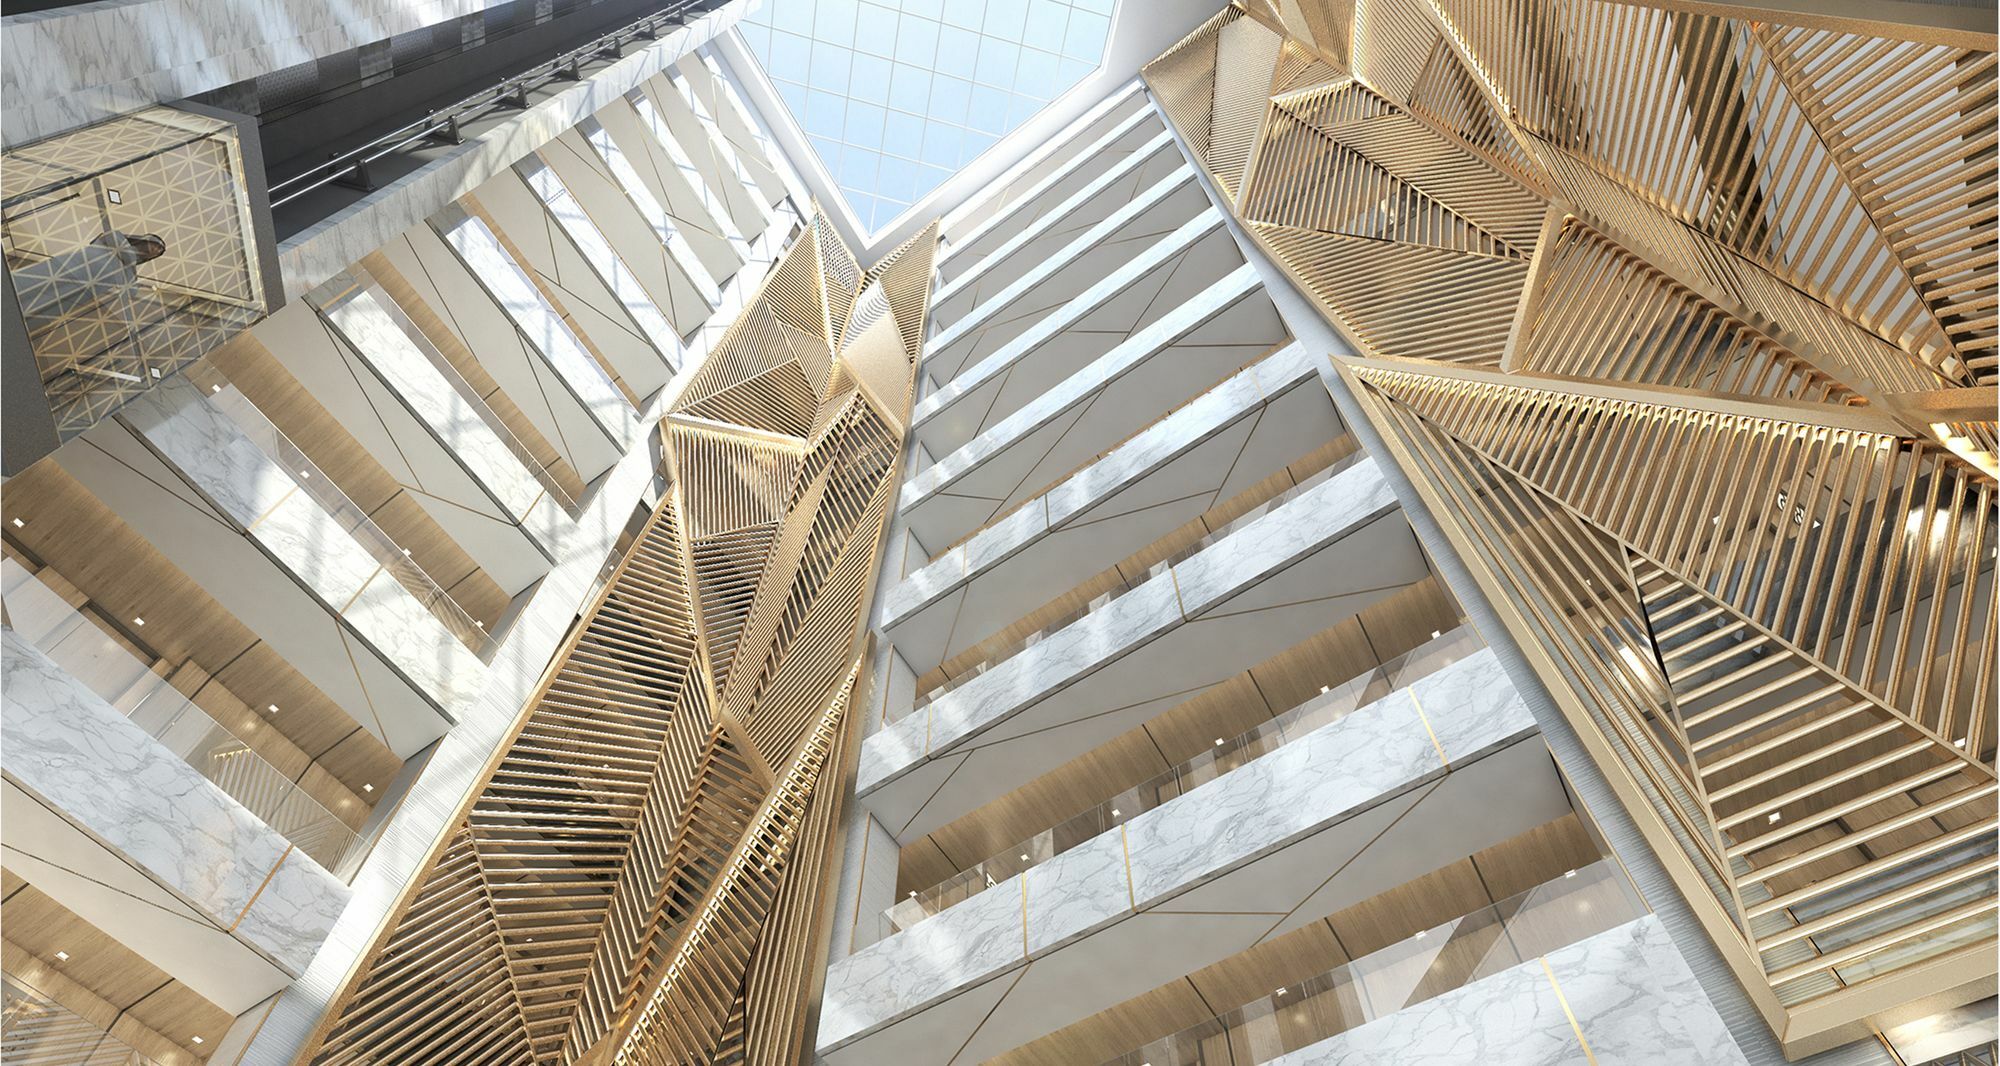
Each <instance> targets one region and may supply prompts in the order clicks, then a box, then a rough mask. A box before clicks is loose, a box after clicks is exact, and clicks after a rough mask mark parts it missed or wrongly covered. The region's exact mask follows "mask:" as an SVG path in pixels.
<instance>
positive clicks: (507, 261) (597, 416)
mask: <svg viewBox="0 0 2000 1066" xmlns="http://www.w3.org/2000/svg"><path fill="white" fill-rule="evenodd" d="M438 228H439V235H440V236H442V237H443V238H444V240H445V243H446V244H449V245H451V247H452V249H453V250H454V251H456V252H457V253H458V254H459V255H460V256H461V257H462V258H463V259H464V261H465V263H466V265H467V266H468V267H469V268H470V269H471V270H472V272H473V274H474V275H476V276H477V277H478V278H479V280H480V283H481V284H482V285H484V286H485V287H486V291H487V292H488V293H490V294H491V295H492V297H493V300H494V302H495V303H498V304H499V305H500V307H501V309H502V310H504V311H506V312H507V317H508V318H509V319H510V320H512V321H513V323H514V326H515V328H517V329H519V330H520V331H521V335H522V336H524V337H526V338H527V339H528V343H529V344H530V345H532V346H533V347H534V349H535V350H536V351H537V352H539V353H541V355H542V358H544V359H546V360H548V363H549V365H550V366H551V367H553V368H555V372H556V376H557V378H558V379H560V380H561V381H562V383H563V385H564V387H565V388H567V389H568V390H569V392H570V395H572V396H574V397H576V400H577V402H578V403H579V404H581V405H582V406H583V409H584V410H585V411H586V412H588V413H589V414H590V417H591V420H592V421H594V422H596V423H597V426H598V428H599V429H600V430H602V431H603V433H604V435H605V436H606V437H607V438H609V439H610V440H611V442H612V443H613V444H614V445H616V446H618V447H620V448H621V449H622V448H626V447H630V446H631V443H632V441H633V440H634V438H635V437H636V435H637V433H638V431H639V424H638V418H637V415H636V412H634V411H633V410H632V405H631V403H629V402H628V401H627V400H626V399H625V396H624V394H623V393H621V392H619V391H618V386H616V385H614V384H612V382H611V378H610V376H609V375H607V374H605V372H604V368H603V367H601V366H599V365H598V364H597V359H596V357H594V356H592V355H591V354H590V351H589V350H588V349H586V348H585V347H584V346H583V344H582V343H581V342H580V341H578V340H577V339H576V334H574V333H571V332H570V330H569V325H568V323H565V322H564V321H563V320H562V316H561V315H558V314H556V312H555V309H554V308H552V307H550V306H549V304H548V301H547V300H544V299H543V298H542V294H541V291H540V290H538V289H536V288H535V283H534V281H533V280H532V279H530V278H529V277H528V275H527V273H526V272H524V271H523V270H522V269H521V267H520V264H518V263H516V262H514V258H513V257H512V256H510V255H508V254H507V250H506V249H505V248H502V247H501V246H500V242H499V240H498V239H496V238H495V237H494V236H493V231H491V230H489V229H487V228H486V224H485V223H484V222H481V221H480V220H479V219H477V218H473V217H471V216H468V215H462V216H460V217H458V218H456V219H450V220H449V221H446V220H445V218H444V216H440V217H439V226H438Z"/></svg>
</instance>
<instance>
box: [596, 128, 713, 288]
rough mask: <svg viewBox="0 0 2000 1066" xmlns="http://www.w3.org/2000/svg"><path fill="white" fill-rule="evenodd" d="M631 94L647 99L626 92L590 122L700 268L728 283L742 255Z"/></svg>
mask: <svg viewBox="0 0 2000 1066" xmlns="http://www.w3.org/2000/svg"><path fill="white" fill-rule="evenodd" d="M634 95H637V96H638V97H639V98H640V99H642V100H643V99H645V94H644V93H627V94H626V96H625V98H623V99H620V100H619V101H618V102H617V103H614V104H612V105H610V106H609V107H606V108H605V109H604V110H602V111H599V112H598V113H597V114H596V115H594V116H592V120H593V121H595V122H596V123H597V124H598V125H599V126H600V127H602V128H603V130H604V132H605V133H607V134H609V135H610V137H611V140H612V142H613V143H615V144H616V145H617V146H618V148H619V150H620V151H621V152H623V153H624V156H625V159H626V161H627V162H628V163H630V164H631V166H632V170H633V171H634V172H635V173H636V175H637V177H638V178H639V180H640V181H641V182H643V183H644V184H645V187H646V191H647V192H649V193H651V194H652V196H653V199H654V200H656V201H657V202H658V203H659V205H660V207H661V208H662V209H663V210H665V211H666V213H667V218H668V220H669V221H670V222H671V223H672V224H673V227H674V229H675V230H676V231H677V232H678V233H679V234H680V235H681V239H682V240H684V241H686V242H687V247H688V249H689V250H691V251H692V252H693V253H694V255H695V258H696V259H698V260H700V262H701V266H702V268H703V269H704V270H706V271H707V272H708V275H709V276H710V277H711V278H714V279H716V280H717V281H718V282H720V281H727V280H728V279H729V278H730V276H731V275H733V274H735V273H736V268H737V267H739V266H742V265H743V260H742V257H741V256H739V255H738V254H737V249H736V246H735V245H734V244H732V243H731V241H730V239H729V236H728V234H727V233H725V232H724V231H723V228H722V225H721V224H720V223H718V222H717V221H716V219H715V216H714V215H713V214H711V213H710V212H709V208H708V203H707V200H706V198H705V197H704V196H703V195H702V192H701V190H699V189H698V188H696V187H695V186H693V185H691V184H689V182H688V171H687V170H683V169H681V166H680V162H679V160H677V159H675V158H674V155H673V153H671V152H669V151H667V148H666V145H665V144H664V143H662V142H661V140H660V137H659V135H658V134H657V133H655V132H654V130H653V127H652V125H651V124H650V123H648V122H647V121H646V120H645V119H644V118H642V117H641V116H640V115H639V111H638V108H637V107H635V106H634V105H633V103H632V99H631V98H632V96H634ZM648 106H649V107H650V106H651V105H650V103H649V104H648ZM689 169H690V170H691V169H692V165H690V167H689ZM719 298H720V297H719V296H718V299H719Z"/></svg>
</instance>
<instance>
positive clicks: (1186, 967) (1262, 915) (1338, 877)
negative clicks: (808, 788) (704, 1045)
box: [818, 652, 1566, 1066]
mask: <svg viewBox="0 0 2000 1066" xmlns="http://www.w3.org/2000/svg"><path fill="white" fill-rule="evenodd" d="M1482 654H1483V655H1485V656H1488V657H1490V656H1491V653H1490V652H1484V653H1482ZM1469 661H1470V660H1468V662H1469ZM1463 666H1464V664H1463V663H1461V664H1454V666H1452V667H1447V668H1446V669H1447V671H1450V670H1455V669H1460V668H1461V667H1463ZM1503 683H1504V682H1503ZM1499 727H1500V728H1501V729H1503V730H1505V731H1506V733H1507V734H1508V736H1509V738H1510V739H1511V740H1512V742H1513V743H1512V744H1511V745H1509V746H1508V747H1506V748H1501V749H1493V750H1492V751H1489V753H1488V755H1487V756H1486V757H1482V758H1475V759H1467V760H1461V761H1455V762H1453V763H1451V764H1450V765H1449V766H1447V765H1446V763H1445V760H1444V759H1443V758H1442V757H1441V756H1440V755H1439V753H1438V747H1437V745H1435V744H1433V743H1432V741H1431V738H1430V734H1429V731H1428V730H1427V729H1426V728H1425V724H1424V720H1423V718H1422V716H1420V715H1419V714H1418V713H1417V711H1416V708H1415V705H1414V703H1413V702H1412V701H1411V700H1410V699H1409V697H1408V694H1407V693H1406V692H1396V693H1392V694H1391V695H1390V696H1389V697H1387V698H1385V699H1383V700H1379V701H1377V702H1375V703H1373V704H1370V705H1368V706H1366V707H1363V708H1360V709H1358V710H1356V711H1355V712H1354V713H1352V714H1350V715H1348V716H1346V717H1344V718H1342V719H1339V720H1338V721H1335V722H1332V723H1329V724H1327V725H1324V726H1321V727H1320V728H1318V729H1316V730H1313V731H1311V732H1309V733H1306V734H1305V735H1303V736H1301V737H1299V738H1297V739H1296V740H1294V741H1292V742H1291V743H1290V744H1288V745H1286V746H1285V747H1283V748H1280V749H1278V750H1276V751H1273V752H1270V753H1267V754H1266V755H1264V756H1262V757H1260V758H1258V759H1256V760H1254V761H1252V762H1250V763H1248V764H1246V765H1244V766H1241V767H1238V768H1237V769H1235V770H1233V771H1231V772H1230V773H1228V774H1225V775H1223V776H1221V777H1219V778H1216V779H1215V780H1213V781H1210V782H1207V783H1206V784H1203V785H1202V786H1200V787H1199V788H1196V789H1194V790H1192V791H1190V792H1188V793H1187V794H1185V795H1183V796H1180V797H1177V798H1175V799H1173V800H1170V801H1168V802H1167V803H1165V804H1163V805H1161V806H1159V807H1156V808H1154V809H1153V810H1150V811H1148V812H1146V813H1144V814H1142V815H1140V816H1138V817H1136V818H1133V819H1132V820H1131V821H1129V822H1127V823H1126V824H1125V825H1123V826H1121V827H1119V828H1117V829H1114V830H1111V831H1109V832H1107V833H1103V834H1100V835H1099V836H1098V837H1096V838H1094V839H1093V840H1091V841H1088V842H1086V843H1085V844H1083V845H1081V846H1079V847H1077V848H1074V849H1072V850H1070V851H1068V852H1065V853H1064V854H1062V855H1059V856H1057V857H1056V858H1055V859H1053V860H1050V861H1048V862H1045V863H1042V864H1040V865H1038V866H1035V867H1033V868H1031V869H1029V870H1028V871H1026V872H1025V873H1023V874H1021V875H1019V876H1017V877H1014V878H1010V879H1008V880H1007V881H1004V882H1002V883H1000V884H998V885H996V886H993V887H991V888H988V889H987V890H986V891H984V892H981V893H978V894H977V895H974V896H972V897H971V898H970V899H968V900H966V901H965V902H963V903H960V904H958V905H956V906H953V907H950V908H947V909H946V910H944V911H943V912H941V913H940V914H938V915H936V916H934V917H932V918H929V919H927V920H925V921H922V922H919V923H917V924H916V925H915V926H913V927H911V928H910V929H908V930H907V931H905V932H902V933H898V934H896V935H894V936H891V937H889V938H887V939H885V940H883V941H882V942H880V943H877V944H874V945H870V946H868V947H866V948H863V949H861V950H859V951H857V952H855V953H854V954H853V955H850V956H848V957H847V958H844V959H840V960H838V961H836V962H835V963H834V964H833V966H832V967H831V968H830V969H829V971H828V975H827V984H826V989H827V991H826V995H825V999H824V1001H823V1003H822V1013H821V1022H820V1029H819V1034H818V1046H819V1050H820V1053H821V1054H822V1055H823V1056H825V1057H826V1060H827V1062H828V1063H830V1064H831V1066H848V1064H852V1063H866V1062H877V1061H885V1060H884V1059H883V1058H881V1057H879V1056H881V1055H883V1054H886V1053H887V1052H888V1050H889V1049H891V1048H900V1047H901V1046H904V1045H906V1044H907V1040H906V1039H905V1037H904V1035H903V1034H905V1033H907V1032H909V1031H911V1029H912V1028H916V1029H917V1031H922V1032H925V1033H926V1035H929V1036H932V1037H934V1038H935V1037H938V1036H941V1035H943V1034H945V1033H948V1034H950V1035H949V1037H948V1038H947V1039H946V1041H945V1042H944V1044H943V1046H947V1047H954V1048H963V1051H962V1052H961V1054H960V1058H959V1059H954V1061H960V1060H962V1061H967V1062H976V1061H979V1060H981V1059H984V1058H988V1057H990V1056H993V1055H997V1054H1000V1053H1003V1052H1005V1051H1007V1050H1009V1049H1010V1048H1012V1047H1015V1046H1018V1045H1019V1044H1021V1043H1024V1042H1026V1041H1028V1040H1031V1039H1034V1038H1035V1037H1037V1036H1040V1035H1042V1034H1044V1033H1046V1032H1050V1031H1053V1030H1054V1029H1057V1028H1060V1027H1061V1026H1063V1025H1065V1024H1068V1023H1069V1022H1070V1021H1074V1020H1076V1019H1078V1018H1081V1017H1084V1016H1086V1015H1088V1014H1091V1013H1094V1012H1096V1011H1098V1010H1102V1009H1104V1008H1105V1007H1108V1006H1111V1005H1112V1004H1114V1003H1117V1002H1120V1001H1122V1000H1124V999H1127V998H1130V997H1131V996H1133V995H1137V994H1139V993H1141V992H1144V991H1146V990H1149V989H1151V988H1153V987H1155V986H1157V985H1159V984H1161V983H1163V982H1166V981H1169V980H1172V979H1173V978H1175V977H1177V976H1180V975H1182V974H1185V973H1188V972H1191V971H1192V970H1194V969H1197V968H1199V967H1201V966H1204V965H1208V964H1209V963H1212V962H1215V961H1218V960H1219V959H1221V958H1224V957H1227V956H1228V955H1231V954H1234V953H1236V952H1238V951H1241V950H1243V949H1244V948H1247V947H1249V946H1251V945H1253V944H1255V943H1258V942H1260V941H1262V940H1266V939H1269V938H1271V937H1273V936H1277V935H1282V932H1281V927H1283V926H1284V925H1285V923H1286V922H1287V920H1288V919H1297V920H1302V921H1312V920H1315V919H1317V918H1318V917H1320V916H1323V915H1325V914H1328V913H1331V912H1332V911H1333V910H1335V909H1337V908H1338V907H1340V906H1345V905H1347V904H1349V903H1352V902H1355V901H1356V900H1358V899H1360V898H1365V895H1366V894H1373V892H1374V891H1376V890H1379V889H1378V886H1379V882H1380V881H1381V880H1382V878H1381V877H1378V876H1374V875H1373V874H1372V873H1371V868H1372V867H1376V866H1386V867H1394V868H1395V869H1394V870H1393V872H1391V873H1390V874H1389V875H1388V876H1392V877H1406V876H1408V875H1407V873H1406V870H1408V869H1409V868H1412V867H1416V868H1419V869H1416V871H1415V872H1416V873H1422V872H1424V871H1427V870H1430V869H1435V868H1437V867H1438V866H1441V865H1443V864H1445V863H1447V862H1451V861H1453V860H1455V859H1456V858H1458V857H1461V856H1462V855H1464V854H1467V853H1469V850H1476V849H1477V848H1479V847H1484V846H1487V845H1488V844H1489V843H1491V842H1494V841H1497V840H1499V839H1505V837H1507V836H1510V835H1512V834H1513V833H1515V832H1519V831H1521V830H1523V829H1525V828H1527V827H1529V826H1532V825H1536V824H1540V822H1541V821H1542V820H1545V819H1546V818H1548V817H1551V816H1553V814H1555V813H1560V811H1561V810H1564V809H1566V801H1565V800H1564V798H1563V792H1562V786H1561V783H1560V781H1559V780H1558V778H1557V775H1556V774H1555V772H1554V768H1553V764H1552V763H1551V762H1550V761H1549V760H1548V758H1547V756H1546V749H1545V748H1543V747H1542V746H1541V744H1540V742H1539V739H1538V738H1537V737H1536V736H1535V734H1534V725H1533V719H1532V717H1531V716H1530V715H1529V714H1528V712H1527V710H1526V708H1525V706H1524V705H1520V704H1519V703H1518V701H1516V702H1515V703H1514V704H1511V705H1510V709H1509V710H1508V711H1507V712H1506V713H1505V715H1504V717H1503V718H1502V719H1501V720H1500V722H1499ZM1515 750H1522V751H1530V752H1533V751H1537V750H1538V751H1539V752H1540V756H1539V762H1535V761H1528V762H1523V761H1522V760H1520V759H1514V758H1511V757H1496V756H1500V755H1501V754H1502V753H1504V752H1513V751H1515ZM1524 767H1525V768H1527V769H1526V770H1525V772H1524ZM1454 780H1459V781H1463V782H1466V783H1468V784H1467V785H1466V786H1460V787H1475V788H1477V789H1479V790H1480V795H1481V796H1482V798H1483V799H1484V800H1485V804H1484V805H1483V806H1481V807H1478V808H1475V809H1474V810H1473V811H1471V812H1470V813H1468V812H1467V810H1465V809H1464V807H1463V806H1462V804H1461V802H1457V801H1454V802H1438V803H1434V802H1433V798H1434V797H1436V796H1439V795H1442V794H1443V785H1444V784H1445V783H1446V782H1449V781H1454ZM1463 798H1464V796H1463V795H1460V796H1458V797H1457V798H1456V799H1457V800H1460V801H1462V800H1463ZM1453 821H1455V822H1457V823H1460V824H1461V826H1460V828H1455V829H1454V830H1453V831H1452V832H1448V833H1445V832H1439V831H1438V829H1439V826H1441V825H1443V824H1445V823H1447V822H1453ZM1464 826H1470V827H1471V831H1470V832H1466V831H1463V827H1464ZM1330 886H1332V887H1333V888H1334V890H1333V891H1327V889H1328V888H1329V887H1330ZM1210 919H1220V920H1219V921H1211V920H1210ZM1177 921H1179V922H1195V923H1201V924H1196V925H1193V926H1190V927H1186V928H1185V929H1184V931H1183V932H1182V934H1181V935H1180V936H1178V937H1175V938H1173V942H1172V946H1171V947H1169V948H1167V949H1166V950H1162V948H1161V946H1160V945H1159V944H1158V941H1159V939H1160V938H1161V937H1162V936H1163V935H1165V936H1172V934H1169V933H1167V930H1168V929H1169V928H1170V927H1171V924H1172V923H1173V922H1177ZM1162 923H1166V924H1162ZM1149 943H1151V944H1153V946H1152V947H1147V946H1145V945H1147V944H1149ZM1141 960H1143V962H1142V961H1141ZM989 986H991V987H992V988H993V989H994V991H993V992H991V993H989V994H984V995H981V994H979V990H980V989H985V988H988V987H989ZM967 1001H970V1002H976V1003H978V1004H980V1005H981V1007H982V1010H981V1012H980V1013H979V1014H978V1015H977V1016H967V1014H966V1012H965V1011H964V1010H963V1003H965V1002H967ZM919 1027H920V1028H919Z"/></svg>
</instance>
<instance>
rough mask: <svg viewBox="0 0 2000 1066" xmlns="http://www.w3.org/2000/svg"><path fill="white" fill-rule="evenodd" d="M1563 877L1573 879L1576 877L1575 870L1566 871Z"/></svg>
mask: <svg viewBox="0 0 2000 1066" xmlns="http://www.w3.org/2000/svg"><path fill="white" fill-rule="evenodd" d="M1563 876H1564V877H1575V876H1576V871H1575V870H1568V871H1565V872H1564V873H1563Z"/></svg>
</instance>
